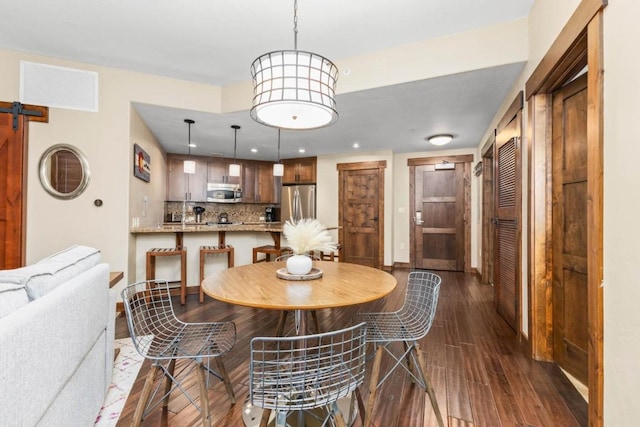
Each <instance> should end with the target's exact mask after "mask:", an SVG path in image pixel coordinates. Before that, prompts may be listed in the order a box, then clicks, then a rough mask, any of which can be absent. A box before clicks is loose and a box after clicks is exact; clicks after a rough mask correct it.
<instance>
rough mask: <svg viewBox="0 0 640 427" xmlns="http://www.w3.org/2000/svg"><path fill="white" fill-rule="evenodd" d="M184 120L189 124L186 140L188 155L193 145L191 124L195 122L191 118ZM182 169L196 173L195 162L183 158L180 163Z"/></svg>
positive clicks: (189, 172) (185, 171)
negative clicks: (182, 161)
mask: <svg viewBox="0 0 640 427" xmlns="http://www.w3.org/2000/svg"><path fill="white" fill-rule="evenodd" d="M184 122H185V123H186V124H187V125H188V126H189V139H188V142H187V147H189V155H191V147H192V146H193V145H192V144H191V125H192V124H194V123H195V122H194V121H193V120H191V119H184ZM182 169H183V171H184V173H188V174H194V173H196V162H194V161H193V160H185V161H184V163H183V164H182Z"/></svg>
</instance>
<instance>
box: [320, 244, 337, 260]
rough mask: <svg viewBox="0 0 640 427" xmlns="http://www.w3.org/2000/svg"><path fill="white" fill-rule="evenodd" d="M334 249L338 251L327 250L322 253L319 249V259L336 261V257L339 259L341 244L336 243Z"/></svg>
mask: <svg viewBox="0 0 640 427" xmlns="http://www.w3.org/2000/svg"><path fill="white" fill-rule="evenodd" d="M336 251H338V253H337V254H336V253H335V252H327V253H324V252H322V251H320V259H321V260H322V261H336V259H337V260H338V261H340V258H341V257H340V253H341V252H342V244H341V243H338V244H336Z"/></svg>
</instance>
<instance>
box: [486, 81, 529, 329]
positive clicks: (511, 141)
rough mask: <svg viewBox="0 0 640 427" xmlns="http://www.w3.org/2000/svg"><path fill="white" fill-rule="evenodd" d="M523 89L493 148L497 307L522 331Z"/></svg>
mask: <svg viewBox="0 0 640 427" xmlns="http://www.w3.org/2000/svg"><path fill="white" fill-rule="evenodd" d="M522 108H523V93H522V92H520V93H519V94H518V95H517V96H516V97H515V99H514V100H513V102H512V103H511V106H510V107H509V108H508V109H507V112H506V113H505V115H504V116H503V118H502V120H500V123H498V127H497V128H496V138H495V146H494V149H493V154H492V158H493V165H494V168H493V195H494V201H493V211H494V217H493V218H492V221H491V222H492V226H493V227H492V228H493V230H492V232H493V236H494V241H493V284H494V301H495V304H496V310H497V311H498V313H499V314H500V315H501V316H502V317H503V318H504V319H505V320H506V322H507V323H508V324H509V325H510V326H511V327H512V328H513V330H514V331H516V332H519V331H520V324H521V321H522V318H521V315H522V314H521V312H522V309H521V300H522V299H521V293H522V290H521V283H520V279H521V271H520V270H521V268H520V265H521V262H522V258H521V252H522V251H521V245H522V241H521V236H522V229H521V225H520V224H521V220H520V219H521V211H522V203H521V199H522V173H521V166H520V156H521V150H522V147H521V136H522Z"/></svg>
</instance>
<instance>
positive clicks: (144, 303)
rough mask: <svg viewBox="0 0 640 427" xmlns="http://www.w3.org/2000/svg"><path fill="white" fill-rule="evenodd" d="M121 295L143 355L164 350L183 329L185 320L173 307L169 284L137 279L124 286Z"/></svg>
mask: <svg viewBox="0 0 640 427" xmlns="http://www.w3.org/2000/svg"><path fill="white" fill-rule="evenodd" d="M121 295H122V300H123V303H124V309H125V313H126V315H127V325H128V327H129V333H130V334H131V339H132V340H133V344H134V346H135V347H136V350H137V351H138V353H140V354H141V355H143V356H145V357H154V356H157V355H160V354H163V353H164V349H165V348H168V347H170V342H171V340H172V339H173V337H176V336H177V335H178V334H179V333H180V331H181V330H182V329H184V323H183V322H181V321H180V320H178V318H177V317H176V316H175V313H174V311H173V304H172V302H171V294H170V289H169V284H168V283H167V282H166V281H162V280H151V281H145V282H138V283H134V284H132V285H129V286H127V287H126V288H125V289H124V290H123V291H122V294H121ZM163 347H164V348H163ZM169 356H170V355H169V354H167V355H166V357H167V358H169Z"/></svg>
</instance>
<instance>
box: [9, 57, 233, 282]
mask: <svg viewBox="0 0 640 427" xmlns="http://www.w3.org/2000/svg"><path fill="white" fill-rule="evenodd" d="M20 60H26V61H33V62H41V63H46V64H52V65H60V66H64V67H71V68H77V69H82V70H89V71H96V72H98V74H99V85H100V89H99V112H97V113H88V112H80V111H72V110H65V109H60V108H51V109H50V110H49V123H31V124H30V125H29V151H28V157H29V159H28V170H29V172H28V177H27V262H34V261H37V260H39V259H41V258H43V257H45V256H47V255H49V254H51V253H52V252H55V251H58V250H61V249H64V248H65V247H68V246H70V245H73V244H84V245H89V246H94V247H97V248H100V249H101V250H102V259H103V260H104V261H105V262H107V263H109V264H110V266H111V269H112V270H122V271H124V272H125V278H124V280H123V281H122V283H121V285H120V286H122V285H124V284H125V283H127V282H128V267H129V257H130V255H129V254H130V251H129V239H130V235H129V226H130V224H131V217H130V215H131V212H130V206H129V205H130V197H131V198H134V195H136V194H137V196H135V199H139V195H140V192H143V191H144V190H140V189H139V188H133V189H130V185H131V184H132V180H133V179H135V178H133V172H132V162H133V141H132V136H131V132H132V131H136V134H139V132H138V131H137V130H136V127H135V126H133V127H132V126H131V125H130V123H131V118H130V114H131V108H130V107H131V102H135V101H137V102H146V103H152V104H160V105H170V106H173V107H176V108H189V109H193V110H203V111H211V112H219V111H220V98H221V90H220V88H217V87H214V86H207V85H202V84H197V83H191V82H185V81H179V80H173V79H167V78H163V77H156V76H150V75H144V74H140V73H134V72H129V71H124V70H117V69H111V68H104V67H96V66H93V65H89V64H83V63H75V62H67V61H61V60H57V59H54V58H49V57H41V56H34V55H28V54H24V53H20V52H13V51H7V50H0V67H1V69H2V78H0V100H3V101H17V100H18V99H19V83H20V82H19V79H20ZM134 123H135V120H134ZM58 143H67V144H71V145H74V146H76V147H78V148H79V149H80V150H81V151H82V152H83V153H84V154H85V155H86V156H87V157H88V160H89V164H90V166H91V182H90V184H89V186H88V188H87V190H86V191H85V192H84V193H83V194H82V195H81V196H80V197H78V198H76V199H73V200H58V199H54V198H53V197H51V196H49V195H48V194H47V193H45V191H44V190H43V188H42V186H41V185H40V182H39V180H38V161H39V159H40V156H41V155H42V153H43V152H44V151H45V150H46V149H47V148H48V147H49V146H51V145H53V144H58ZM155 157H156V156H154V157H152V158H151V163H152V165H153V164H154V162H156V163H155V164H156V165H158V166H160V167H158V169H157V174H156V173H155V172H154V171H153V170H152V181H154V180H155V179H157V178H158V177H159V176H162V174H163V170H162V167H161V165H162V162H157V160H160V157H157V158H155ZM136 185H138V183H136ZM153 185H155V184H152V186H153ZM159 191H162V190H159V189H158V188H155V189H154V190H153V191H152V192H150V193H149V194H150V196H151V194H156V193H157V192H159ZM130 192H131V193H133V194H132V195H131V196H130ZM153 197H156V196H155V195H154V196H153ZM96 199H101V200H102V201H103V205H102V207H96V206H95V205H94V204H93V202H94V200H96ZM132 208H133V210H135V209H136V206H135V205H134V206H133V207H132Z"/></svg>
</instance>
